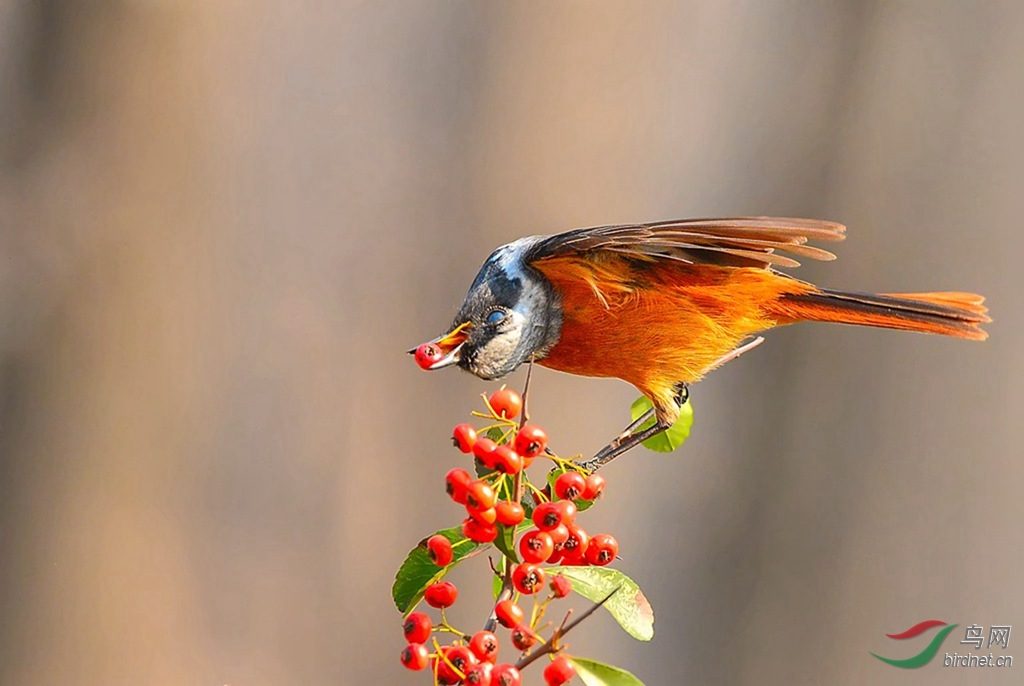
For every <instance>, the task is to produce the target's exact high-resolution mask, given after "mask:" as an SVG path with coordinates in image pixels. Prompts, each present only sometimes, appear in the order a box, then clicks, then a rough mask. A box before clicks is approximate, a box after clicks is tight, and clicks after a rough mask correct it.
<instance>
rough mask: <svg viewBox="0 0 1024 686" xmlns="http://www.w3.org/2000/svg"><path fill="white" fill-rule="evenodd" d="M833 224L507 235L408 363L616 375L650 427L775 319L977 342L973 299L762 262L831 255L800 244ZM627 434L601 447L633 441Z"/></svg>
mask: <svg viewBox="0 0 1024 686" xmlns="http://www.w3.org/2000/svg"><path fill="white" fill-rule="evenodd" d="M844 232H845V227H843V226H842V225H840V224H835V223H833V222H827V221H818V220H808V219H779V218H769V217H753V218H737V219H687V220H678V221H665V222H657V223H651V224H627V225H619V226H599V227H593V228H586V229H575V230H573V231H568V232H565V233H560V234H557V235H553V236H530V237H528V238H521V239H519V240H517V241H515V242H513V243H509V244H508V245H504V246H502V247H500V248H498V249H497V250H495V251H494V252H493V253H491V255H490V257H488V258H487V260H486V261H485V262H484V264H483V266H482V267H481V269H480V272H479V273H478V274H477V276H476V279H475V280H474V281H473V284H472V286H470V288H469V293H468V294H467V295H466V299H465V301H464V302H463V303H462V307H461V308H460V309H459V312H458V314H457V315H456V317H455V320H454V322H453V323H452V326H451V329H450V330H449V332H448V333H446V334H444V335H443V336H440V337H439V338H437V339H435V340H433V341H431V342H429V343H425V344H423V345H422V346H420V348H418V349H417V351H416V354H417V360H418V361H419V362H420V364H421V366H423V367H424V368H427V369H440V368H442V367H447V366H449V365H452V364H457V365H458V366H460V367H462V368H463V369H465V370H467V371H469V372H471V373H473V374H475V375H476V376H478V377H480V378H482V379H498V378H501V377H503V376H505V375H506V374H509V373H511V372H512V371H513V370H515V369H516V367H518V366H519V365H520V364H522V363H524V362H528V361H530V360H531V359H533V360H535V361H536V362H537V363H538V364H540V365H543V366H545V367H550V368H551V369H557V370H559V371H563V372H568V373H570V374H579V375H582V376H597V377H616V378H619V379H622V380H624V381H627V382H629V383H631V384H633V385H634V386H636V388H637V389H638V390H639V391H640V392H641V393H643V394H644V395H645V396H647V397H648V398H649V399H650V400H651V402H652V404H653V405H654V410H655V416H656V418H657V422H656V424H655V425H654V426H653V427H652V428H651V429H652V430H648V431H647V432H645V433H646V435H651V434H653V433H656V432H657V431H661V430H664V429H665V428H667V427H669V426H671V425H672V424H673V423H674V422H675V420H676V419H677V418H678V417H679V413H680V407H681V405H680V403H681V402H685V398H686V395H685V393H686V386H687V384H690V383H692V382H694V381H697V380H698V379H700V378H701V377H702V376H703V375H704V374H706V373H707V372H709V371H710V370H711V369H713V368H714V367H715V366H716V363H717V362H718V361H720V360H722V359H723V358H726V357H727V356H728V355H729V353H730V351H733V350H735V349H736V348H737V346H739V345H740V344H741V343H742V342H743V341H744V340H745V339H747V338H748V337H750V336H752V335H754V334H756V333H758V332H761V331H765V330H766V329H771V328H773V327H776V326H781V325H783V324H792V323H794V322H800V321H820V322H838V323H841V324H863V325H866V326H877V327H885V328H890V329H904V330H908V331H919V332H923V333H936V334H942V335H946V336H955V337H957V338H967V339H971V340H984V339H985V338H986V337H987V334H986V333H985V331H983V330H982V329H981V327H980V325H981V324H983V323H985V322H988V321H991V320H990V319H989V318H988V317H987V316H986V315H985V312H986V311H987V310H986V308H985V307H984V306H983V305H982V302H983V300H984V298H982V297H981V296H979V295H975V294H973V293H960V292H942V293H900V294H879V295H871V294H864V293H847V292H842V291H836V290H830V289H826V288H818V287H817V286H814V285H812V284H809V283H807V282H805V281H800V280H798V279H795V278H793V277H791V276H788V275H786V274H783V273H781V272H779V271H777V270H776V268H777V267H797V266H799V263H798V262H797V261H796V260H794V259H793V258H792V257H790V255H792V256H793V257H803V258H809V259H815V260H833V259H835V255H833V254H832V253H830V252H827V251H825V250H822V249H820V248H817V247H813V246H811V245H808V244H807V243H808V241H809V240H817V241H839V240H842V239H843V238H844V237H845V236H844ZM410 352H413V351H410ZM636 428H637V426H636V423H634V425H631V427H629V428H628V429H627V432H630V431H634V430H635V429H636ZM624 437H625V435H624V436H620V439H623V438H624ZM632 438H633V439H634V440H626V441H622V440H620V441H619V444H618V445H616V446H614V447H615V448H620V447H621V445H623V444H629V445H630V446H631V445H635V443H636V442H638V441H637V440H635V439H636V435H633V436H632ZM644 438H646V436H644ZM641 440H642V439H641ZM610 447H612V446H610ZM617 452H620V451H617Z"/></svg>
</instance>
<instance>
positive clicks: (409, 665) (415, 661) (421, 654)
mask: <svg viewBox="0 0 1024 686" xmlns="http://www.w3.org/2000/svg"><path fill="white" fill-rule="evenodd" d="M429 655H430V653H429V652H428V651H427V646H425V645H423V644H422V643H410V644H409V645H407V646H405V649H404V650H402V657H401V660H402V664H403V665H405V668H406V669H411V670H414V671H417V672H418V671H419V670H421V669H423V668H424V667H426V666H427V663H428V662H429V661H430V660H429V657H428V656H429Z"/></svg>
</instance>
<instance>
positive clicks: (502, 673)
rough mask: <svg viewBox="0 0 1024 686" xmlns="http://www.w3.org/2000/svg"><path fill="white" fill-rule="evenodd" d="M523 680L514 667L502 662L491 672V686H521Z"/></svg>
mask: <svg viewBox="0 0 1024 686" xmlns="http://www.w3.org/2000/svg"><path fill="white" fill-rule="evenodd" d="M522 683H523V678H522V677H521V676H519V670H518V669H516V668H515V665H510V664H509V663H507V662H502V663H501V664H500V665H494V669H493V670H492V671H491V686H522Z"/></svg>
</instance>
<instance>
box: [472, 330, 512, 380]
mask: <svg viewBox="0 0 1024 686" xmlns="http://www.w3.org/2000/svg"><path fill="white" fill-rule="evenodd" d="M521 337H522V329H520V328H519V327H516V328H514V329H512V330H511V331H507V332H505V333H501V334H498V335H497V336H495V337H494V338H492V339H491V340H490V341H488V342H487V345H485V346H484V347H482V348H479V349H478V350H477V354H476V365H477V367H479V368H480V369H481V370H484V371H488V372H491V373H494V372H496V371H497V370H499V369H502V368H503V367H504V366H505V365H506V364H507V363H508V360H509V358H511V357H512V355H513V354H514V353H515V351H516V346H518V345H519V339H520V338H521Z"/></svg>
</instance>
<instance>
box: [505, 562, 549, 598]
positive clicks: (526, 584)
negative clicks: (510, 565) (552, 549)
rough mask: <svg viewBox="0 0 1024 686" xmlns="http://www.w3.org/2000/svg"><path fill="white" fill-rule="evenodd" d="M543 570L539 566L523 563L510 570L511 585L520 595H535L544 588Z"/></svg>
mask: <svg viewBox="0 0 1024 686" xmlns="http://www.w3.org/2000/svg"><path fill="white" fill-rule="evenodd" d="M544 582H545V579H544V570H543V569H541V567H540V565H536V564H533V563H532V562H523V563H521V564H519V565H517V566H516V568H515V569H513V570H512V585H513V586H515V587H516V590H517V591H519V592H520V593H526V594H527V595H529V594H531V593H536V592H537V591H539V590H540V589H542V588H544Z"/></svg>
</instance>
